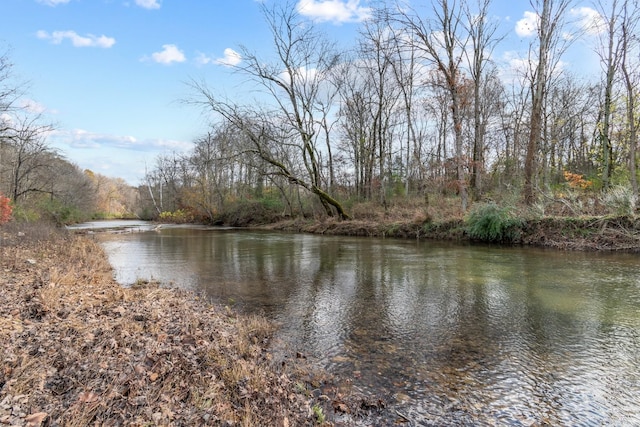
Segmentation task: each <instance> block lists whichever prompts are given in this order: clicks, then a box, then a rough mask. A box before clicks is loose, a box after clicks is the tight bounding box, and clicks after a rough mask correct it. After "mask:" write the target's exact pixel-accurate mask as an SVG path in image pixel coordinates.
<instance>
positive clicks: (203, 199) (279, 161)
mask: <svg viewBox="0 0 640 427" xmlns="http://www.w3.org/2000/svg"><path fill="white" fill-rule="evenodd" d="M530 5H531V9H532V11H533V13H534V15H535V19H534V22H535V23H536V24H535V28H534V29H533V31H532V37H530V38H528V39H527V42H528V53H527V54H526V57H524V58H520V59H519V60H518V61H517V64H518V66H517V67H515V68H512V69H511V70H505V69H504V64H503V63H502V62H500V61H498V60H497V55H496V54H495V52H497V51H498V50H499V49H500V46H501V43H503V42H504V38H505V34H504V32H503V28H502V27H501V25H500V21H499V18H497V17H496V15H495V13H494V11H493V9H492V6H493V2H492V1H491V0H459V1H453V0H435V1H433V2H432V3H431V4H430V5H429V6H428V7H426V8H423V9H412V8H410V7H399V5H392V4H390V3H389V2H381V3H378V7H377V8H375V9H374V11H373V13H372V16H371V18H370V19H369V20H366V21H364V22H363V23H361V24H360V28H359V33H358V34H359V35H358V38H357V39H356V40H354V41H353V43H352V45H350V46H347V47H344V46H340V45H339V44H338V43H337V42H335V41H333V40H332V39H331V37H330V34H329V33H327V32H323V31H322V28H324V27H321V26H320V25H318V24H317V23H313V22H310V21H309V20H307V19H305V18H304V17H303V16H302V15H301V14H300V13H299V11H298V10H297V9H296V6H295V3H293V2H278V3H275V4H271V3H262V4H261V5H260V6H259V7H260V8H261V9H262V14H263V17H264V23H265V25H266V26H267V27H268V29H269V32H270V36H271V40H272V43H271V51H263V52H254V51H253V50H251V47H240V48H239V49H240V51H239V55H240V56H241V58H242V61H241V62H240V63H238V64H236V65H233V66H232V68H233V70H232V71H233V72H234V73H237V74H238V75H239V76H241V77H243V78H244V79H245V81H246V82H247V83H246V87H247V91H248V92H252V93H255V94H257V95H256V97H255V98H252V99H247V98H246V97H244V98H243V97H241V96H238V97H237V98H229V97H223V96H220V95H218V90H217V88H215V87H213V86H212V85H211V83H210V82H207V81H206V80H195V79H192V80H190V81H188V83H187V84H186V87H185V92H186V94H185V97H184V99H182V100H181V102H183V103H184V105H185V108H192V109H193V110H194V114H204V115H205V116H206V117H208V119H209V122H210V126H209V129H208V130H207V131H206V132H204V133H203V134H202V135H201V136H200V137H198V138H196V139H195V140H194V141H193V149H192V150H191V151H190V152H188V153H166V154H164V155H162V156H160V157H158V158H157V159H156V161H155V164H154V165H153V166H152V167H151V168H150V169H149V170H148V172H147V175H146V177H145V179H144V182H143V183H141V184H140V185H139V186H138V187H131V186H130V185H128V184H127V183H126V182H124V181H123V180H121V179H118V178H109V177H104V176H101V175H99V174H97V173H94V172H92V171H88V170H80V169H79V168H78V167H77V166H75V165H74V164H72V163H71V162H69V161H68V160H66V159H65V158H64V156H63V154H62V153H58V152H56V151H55V150H52V149H51V148H50V147H49V145H48V144H47V135H48V133H50V132H51V131H52V126H51V125H48V124H44V123H45V122H44V121H43V118H42V117H40V116H37V115H36V116H34V115H33V114H31V113H29V112H28V111H25V110H24V109H23V108H20V107H19V105H20V104H19V103H18V102H17V101H18V100H19V98H20V95H21V87H20V85H18V84H16V83H15V80H14V79H13V78H12V77H11V68H12V64H11V61H10V57H9V56H8V54H5V55H3V56H2V57H1V58H0V117H1V118H2V122H1V125H0V156H1V157H0V159H1V162H0V192H1V193H3V194H5V195H6V196H7V197H8V198H9V199H10V200H11V203H12V205H13V209H14V215H22V216H29V215H31V214H33V212H35V211H38V212H46V214H47V215H50V216H53V217H55V218H56V219H57V220H58V221H60V222H72V221H77V220H81V219H82V215H83V214H84V215H85V216H86V215H91V216H94V217H112V216H121V217H127V216H130V217H131V216H136V217H141V218H150V219H161V220H166V221H174V222H191V221H197V222H206V223H227V224H233V225H243V224H249V223H261V222H274V221H277V220H278V219H282V218H295V217H304V218H316V219H317V218H327V217H334V218H337V219H342V220H348V219H350V218H364V219H367V218H377V217H379V216H380V215H381V216H382V217H386V216H393V215H397V214H398V213H397V212H403V214H402V215H406V216H408V218H409V219H413V220H419V221H429V220H432V219H433V220H437V219H446V218H448V217H457V218H463V217H465V216H466V215H468V214H469V212H473V211H474V209H480V208H482V207H486V206H487V205H491V206H494V205H497V206H501V207H505V208H507V209H509V210H512V211H513V212H516V213H517V215H518V216H521V217H542V216H553V215H560V216H584V215H586V216H598V215H610V214H613V215H634V214H635V212H636V205H637V198H638V171H637V157H638V156H637V143H638V126H639V119H638V116H639V114H640V110H639V108H638V105H637V103H638V102H637V101H638V99H639V98H638V95H639V91H638V85H639V84H640V49H639V45H638V42H639V40H638V37H637V33H638V28H637V21H638V17H639V14H640V8H639V6H638V2H637V1H635V0H597V1H595V2H594V3H592V4H590V5H589V9H588V10H590V11H595V12H596V13H594V14H591V15H590V19H578V17H577V16H578V15H577V14H576V10H578V9H579V6H581V5H580V4H578V2H576V1H574V0H532V1H531V4H530ZM583 9H584V8H583ZM578 43H587V44H588V45H589V46H590V47H592V49H593V53H594V58H598V61H599V64H598V65H599V69H600V73H599V74H598V75H595V76H582V75H578V74H576V73H575V72H572V71H570V70H569V69H568V67H566V62H565V61H563V58H564V55H566V54H567V52H568V51H570V49H571V48H572V47H573V46H575V45H576V44H578Z"/></svg>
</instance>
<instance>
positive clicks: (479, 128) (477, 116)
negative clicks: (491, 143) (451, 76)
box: [464, 0, 502, 200]
mask: <svg viewBox="0 0 640 427" xmlns="http://www.w3.org/2000/svg"><path fill="white" fill-rule="evenodd" d="M491 1H492V0H477V5H476V8H474V9H472V8H471V7H470V6H469V3H465V4H464V11H465V15H466V19H467V31H468V33H469V36H470V41H471V47H472V49H466V50H465V53H466V56H467V61H468V63H469V73H470V74H471V79H472V80H473V150H472V151H473V160H472V163H471V188H472V189H473V197H474V199H475V200H479V199H480V196H481V195H482V174H483V172H484V138H485V134H486V126H487V123H486V121H485V120H483V118H484V117H483V116H484V115H483V110H485V111H486V110H487V109H488V108H487V104H488V102H489V101H488V100H487V99H483V97H482V93H483V88H484V87H485V85H486V82H487V76H486V68H487V65H488V64H489V63H490V59H489V58H490V56H491V54H492V52H493V50H494V49H495V47H496V45H497V44H498V43H499V42H500V40H501V39H502V37H499V36H496V31H497V29H498V22H497V21H495V20H494V21H491V17H490V15H489V7H490V6H491Z"/></svg>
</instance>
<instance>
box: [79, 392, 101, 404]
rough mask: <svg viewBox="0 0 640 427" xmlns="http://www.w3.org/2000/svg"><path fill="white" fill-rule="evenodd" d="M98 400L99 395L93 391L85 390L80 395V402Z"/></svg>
mask: <svg viewBox="0 0 640 427" xmlns="http://www.w3.org/2000/svg"><path fill="white" fill-rule="evenodd" d="M97 400H98V395H97V394H95V393H94V392H92V391H83V392H82V393H80V394H79V395H78V402H80V403H93V402H96V401H97Z"/></svg>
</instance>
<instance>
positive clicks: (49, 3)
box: [37, 0, 70, 7]
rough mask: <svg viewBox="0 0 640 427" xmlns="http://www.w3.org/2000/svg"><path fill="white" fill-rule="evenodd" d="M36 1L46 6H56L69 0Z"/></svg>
mask: <svg viewBox="0 0 640 427" xmlns="http://www.w3.org/2000/svg"><path fill="white" fill-rule="evenodd" d="M37 1H38V3H41V4H44V5H47V6H52V7H53V6H57V5H59V4H66V3H69V1H70V0H37Z"/></svg>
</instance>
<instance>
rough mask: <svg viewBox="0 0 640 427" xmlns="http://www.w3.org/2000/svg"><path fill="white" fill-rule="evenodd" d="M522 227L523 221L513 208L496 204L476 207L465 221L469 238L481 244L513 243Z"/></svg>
mask: <svg viewBox="0 0 640 427" xmlns="http://www.w3.org/2000/svg"><path fill="white" fill-rule="evenodd" d="M521 226H522V220H521V219H519V218H517V217H516V216H515V215H514V213H513V210H512V208H510V207H503V206H498V205H497V204H495V203H494V202H490V203H482V204H478V205H475V206H474V208H473V209H472V210H471V212H470V213H469V215H468V216H467V218H466V219H465V227H466V231H467V234H468V235H469V237H471V238H472V239H473V240H478V241H481V242H490V243H511V242H513V241H514V240H515V239H516V238H517V237H518V235H519V231H520V227H521Z"/></svg>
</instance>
